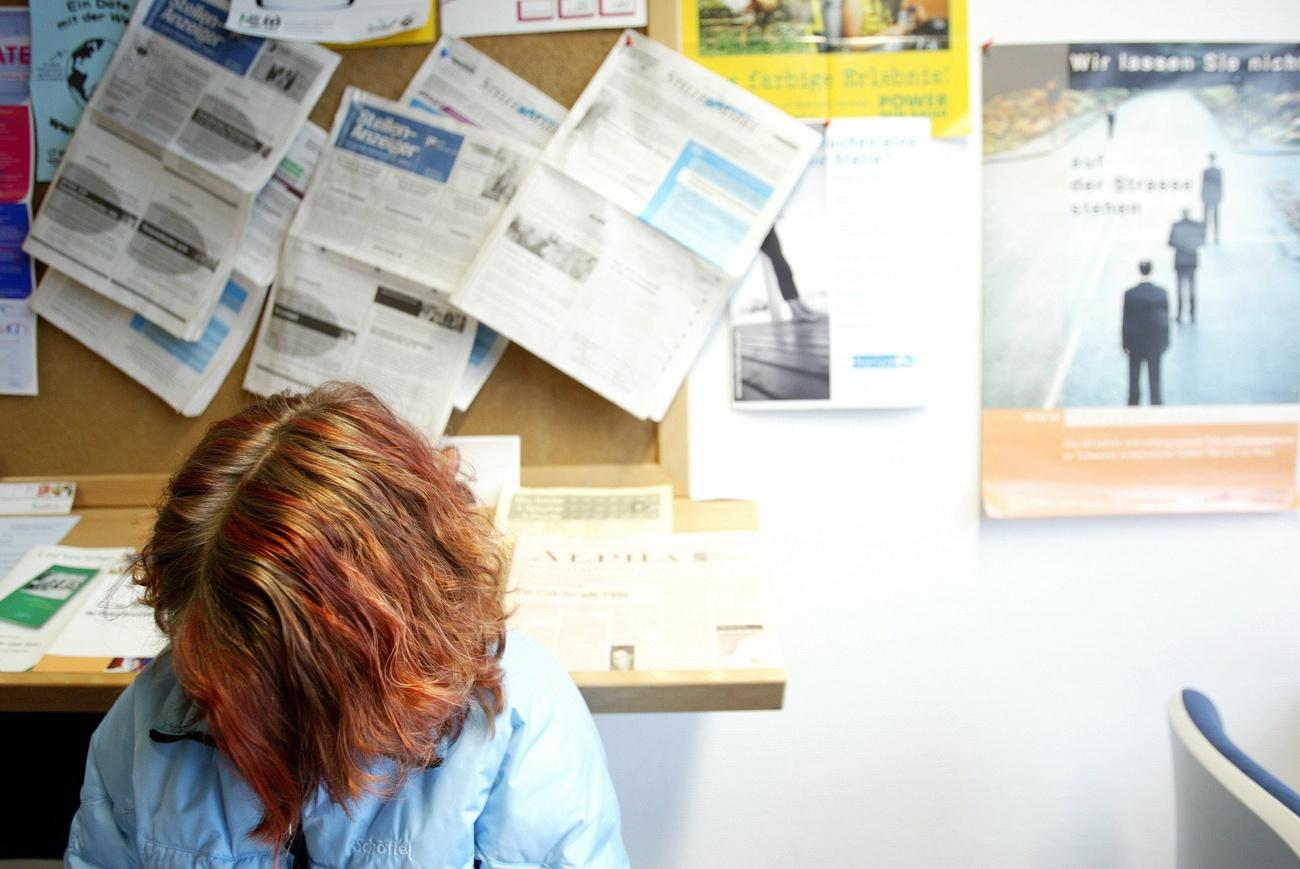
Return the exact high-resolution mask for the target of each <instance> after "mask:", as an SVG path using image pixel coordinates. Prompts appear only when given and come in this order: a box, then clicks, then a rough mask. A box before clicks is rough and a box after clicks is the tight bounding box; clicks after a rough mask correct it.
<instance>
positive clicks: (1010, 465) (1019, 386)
mask: <svg viewBox="0 0 1300 869" xmlns="http://www.w3.org/2000/svg"><path fill="white" fill-rule="evenodd" d="M983 136H984V141H983V145H984V239H983V242H984V275H983V278H984V360H983V367H984V371H983V384H984V386H983V392H984V396H983V432H984V449H983V496H984V507H985V510H986V512H987V513H988V514H989V515H990V516H1058V515H1095V514H1123V513H1181V512H1220V511H1266V510H1285V509H1294V508H1295V507H1297V506H1300V497H1298V496H1297V484H1296V479H1297V477H1296V467H1297V464H1296V456H1297V430H1298V426H1300V341H1297V340H1296V335H1297V334H1300V48H1297V46H1296V45H1294V44H1277V45H1269V44H1188V43H1167V44H1146V43H1142V44H1114V43H1110V44H1073V45H1065V44H1057V45H1016V46H1005V45H1004V46H999V45H994V46H992V47H991V48H990V49H989V51H988V53H987V55H986V57H985V64H984V126H983Z"/></svg>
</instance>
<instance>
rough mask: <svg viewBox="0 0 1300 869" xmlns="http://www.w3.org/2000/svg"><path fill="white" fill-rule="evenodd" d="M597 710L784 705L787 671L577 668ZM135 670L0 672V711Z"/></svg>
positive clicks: (88, 704) (90, 700)
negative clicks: (588, 670)
mask: <svg viewBox="0 0 1300 869" xmlns="http://www.w3.org/2000/svg"><path fill="white" fill-rule="evenodd" d="M572 676H573V680H574V682H576V683H577V685H578V689H579V690H580V691H581V692H582V696H583V698H584V699H586V701H587V706H588V708H590V709H591V711H592V712H594V713H620V712H725V711H734V710H745V709H780V708H781V705H782V702H783V700H784V696H785V679H786V677H785V671H784V670H781V669H775V668H773V669H754V670H660V671H645V672H636V673H573V674H572ZM133 678H134V676H133V674H131V673H31V672H28V673H0V712H105V711H107V710H108V707H110V706H112V705H113V701H114V700H116V699H117V695H118V694H120V693H122V691H123V690H125V689H126V686H127V685H129V684H131V680H132V679H133Z"/></svg>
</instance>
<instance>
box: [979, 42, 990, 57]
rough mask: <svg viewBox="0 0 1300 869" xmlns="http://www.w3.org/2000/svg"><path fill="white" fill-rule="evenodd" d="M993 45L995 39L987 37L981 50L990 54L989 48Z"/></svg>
mask: <svg viewBox="0 0 1300 869" xmlns="http://www.w3.org/2000/svg"><path fill="white" fill-rule="evenodd" d="M992 47H993V40H991V39H986V40H984V43H983V44H982V45H981V46H980V51H981V52H983V53H984V54H988V53H989V49H990V48H992Z"/></svg>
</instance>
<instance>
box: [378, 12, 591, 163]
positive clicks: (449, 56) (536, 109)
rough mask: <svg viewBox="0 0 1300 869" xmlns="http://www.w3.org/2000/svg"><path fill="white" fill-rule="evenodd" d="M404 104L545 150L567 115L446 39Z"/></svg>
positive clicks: (462, 45) (465, 45) (522, 83)
mask: <svg viewBox="0 0 1300 869" xmlns="http://www.w3.org/2000/svg"><path fill="white" fill-rule="evenodd" d="M402 102H404V103H407V104H408V105H412V106H415V107H416V108H420V109H424V110H425V111H431V112H436V113H438V114H441V115H447V116H448V117H452V118H455V119H456V120H458V121H462V122H464V123H467V124H473V125H474V126H476V127H485V128H487V129H489V130H495V131H496V132H498V133H509V134H512V135H514V136H515V137H517V138H519V139H522V140H523V141H525V142H527V143H528V144H530V145H532V146H534V147H537V148H543V147H545V146H546V143H547V142H549V141H550V140H551V137H552V136H554V135H555V131H556V130H558V129H559V128H560V123H561V122H562V121H563V120H564V118H565V116H566V115H567V114H568V111H567V110H566V109H565V108H564V106H562V105H560V104H559V103H557V102H556V101H555V100H553V99H551V98H550V97H548V96H547V95H546V94H544V93H542V92H541V91H540V90H538V89H537V88H535V87H534V86H533V85H532V84H530V83H529V82H528V81H526V80H524V79H522V78H520V77H519V76H517V75H515V74H514V73H513V72H511V71H510V70H508V69H506V68H505V67H504V66H502V65H501V64H499V63H497V62H496V61H495V60H493V59H492V58H490V57H488V56H487V55H486V54H484V53H483V52H481V51H479V50H478V49H477V48H475V47H474V46H472V45H470V44H469V43H468V42H465V41H464V40H463V39H457V38H456V37H454V36H443V37H442V38H441V39H439V40H438V44H437V45H435V46H434V47H433V51H431V52H429V56H428V58H427V59H426V60H425V61H424V64H423V65H422V66H421V67H420V69H419V71H418V72H416V74H415V76H414V77H413V78H412V79H411V83H410V84H409V85H407V87H406V92H405V93H403V94H402Z"/></svg>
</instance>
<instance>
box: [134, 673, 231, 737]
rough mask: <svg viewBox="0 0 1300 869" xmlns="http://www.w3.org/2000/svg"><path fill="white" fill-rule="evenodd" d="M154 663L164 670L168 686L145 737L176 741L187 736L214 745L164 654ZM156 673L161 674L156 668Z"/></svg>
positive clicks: (210, 732)
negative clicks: (169, 684) (147, 735)
mask: <svg viewBox="0 0 1300 869" xmlns="http://www.w3.org/2000/svg"><path fill="white" fill-rule="evenodd" d="M154 667H156V668H157V669H158V670H160V671H162V670H165V671H166V673H165V675H166V678H167V680H168V681H169V682H170V683H171V687H170V688H169V689H168V691H167V696H166V697H165V698H163V702H162V706H160V707H159V709H158V714H157V715H156V716H155V717H154V720H153V724H152V726H150V728H149V738H150V739H151V740H153V741H154V742H178V741H179V740H182V739H189V740H193V741H195V742H201V743H203V744H204V745H215V744H216V743H215V742H214V741H213V739H212V731H211V730H209V729H208V726H207V724H205V723H204V722H203V720H202V719H200V718H199V715H198V710H197V709H196V708H195V706H194V703H193V701H191V700H190V699H189V698H188V697H186V696H185V692H184V691H182V690H181V683H180V682H178V681H177V680H176V676H175V674H173V673H172V668H171V661H170V660H169V659H168V658H167V657H166V656H162V657H160V658H159V659H158V660H156V661H154ZM158 675H159V676H163V675H164V674H163V673H162V672H159V673H158Z"/></svg>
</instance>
